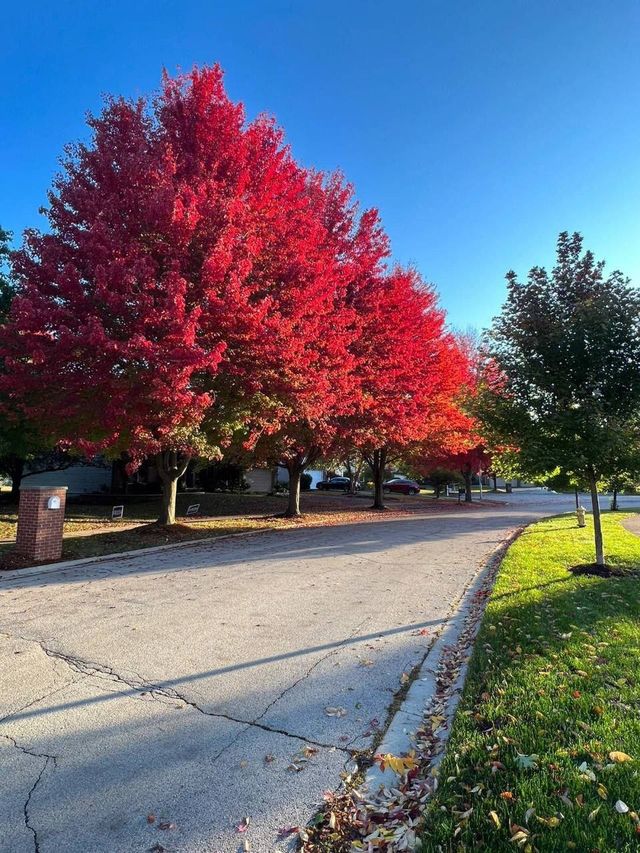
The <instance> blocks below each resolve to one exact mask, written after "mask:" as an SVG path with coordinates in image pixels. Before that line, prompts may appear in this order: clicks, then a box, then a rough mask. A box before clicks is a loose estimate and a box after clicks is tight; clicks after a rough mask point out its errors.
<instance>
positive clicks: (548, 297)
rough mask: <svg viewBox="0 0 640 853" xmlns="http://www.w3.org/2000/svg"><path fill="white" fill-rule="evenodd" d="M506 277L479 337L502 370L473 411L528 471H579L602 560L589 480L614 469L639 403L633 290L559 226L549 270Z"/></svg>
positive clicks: (638, 332)
mask: <svg viewBox="0 0 640 853" xmlns="http://www.w3.org/2000/svg"><path fill="white" fill-rule="evenodd" d="M507 283H508V296H507V301H506V303H505V305H504V307H503V309H502V313H501V314H500V315H499V316H498V317H497V318H496V319H495V321H494V325H493V328H492V330H491V332H490V336H489V340H488V355H489V358H490V359H491V360H492V362H493V364H494V365H495V367H496V368H497V369H498V370H499V371H500V373H501V377H502V380H501V383H500V387H493V388H492V387H488V388H487V389H486V390H485V391H484V393H483V399H482V413H483V414H482V416H483V419H484V421H485V423H486V425H487V428H488V429H489V431H490V433H491V434H492V435H493V436H496V437H497V438H499V439H500V440H501V441H503V442H504V443H505V444H507V445H511V446H514V447H518V448H519V454H518V462H519V466H520V467H521V468H522V470H523V471H524V472H525V473H527V474H529V475H530V476H537V475H540V474H544V473H545V472H547V471H551V470H553V469H555V468H557V467H559V468H562V469H564V470H569V471H572V472H574V473H575V474H576V475H577V476H579V477H580V478H584V479H585V481H586V482H587V483H588V484H589V489H590V492H591V503H592V509H593V520H594V539H595V552H596V563H597V564H599V565H603V564H604V562H605V553H604V544H603V540H602V527H601V523H600V509H599V504H598V485H597V484H598V481H599V480H601V479H608V478H610V477H612V476H613V475H615V474H616V473H617V471H618V470H619V463H618V460H619V459H620V458H623V457H624V455H625V452H626V449H627V447H628V442H629V434H630V426H631V425H632V424H633V423H634V422H635V419H636V417H637V412H638V409H639V407H640V293H639V292H638V291H637V290H636V289H635V288H633V287H632V286H631V284H630V282H629V280H628V279H627V278H625V277H624V276H623V275H622V273H620V272H618V271H615V272H612V273H611V274H609V275H608V276H606V277H605V274H604V262H601V261H596V260H595V258H594V256H593V254H592V253H591V252H589V251H587V252H584V251H583V241H582V237H581V236H580V234H577V233H576V234H573V235H570V234H568V233H567V232H563V233H562V234H560V236H559V238H558V244H557V261H556V265H555V267H554V268H553V270H552V271H551V272H550V273H549V272H547V270H546V269H544V268H542V267H534V268H533V269H532V270H531V271H530V272H529V276H528V278H527V280H526V281H525V282H521V281H519V280H518V278H517V277H516V274H515V273H513V272H510V273H509V274H508V276H507Z"/></svg>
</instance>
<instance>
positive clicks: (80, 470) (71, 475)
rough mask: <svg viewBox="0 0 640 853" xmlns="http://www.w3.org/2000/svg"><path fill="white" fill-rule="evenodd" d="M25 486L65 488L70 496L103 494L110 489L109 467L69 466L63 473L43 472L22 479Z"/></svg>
mask: <svg viewBox="0 0 640 853" xmlns="http://www.w3.org/2000/svg"><path fill="white" fill-rule="evenodd" d="M22 482H23V484H24V485H25V486H66V487H67V489H68V492H69V494H70V495H82V494H86V493H87V492H103V491H105V489H109V488H110V487H111V466H110V465H109V467H107V468H101V467H94V466H92V465H71V466H70V467H69V468H65V469H64V470H63V471H45V472H44V473H42V474H30V475H28V476H26V477H23V480H22Z"/></svg>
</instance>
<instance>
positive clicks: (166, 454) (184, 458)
mask: <svg viewBox="0 0 640 853" xmlns="http://www.w3.org/2000/svg"><path fill="white" fill-rule="evenodd" d="M190 459H191V457H190V456H189V455H188V454H183V453H178V452H177V451H176V450H164V451H162V453H156V468H157V469H158V476H159V477H160V482H161V484H162V505H161V508H160V516H159V518H158V524H166V525H170V524H175V523H176V498H177V496H178V480H179V479H180V477H182V475H183V474H184V472H185V471H186V470H187V466H188V464H189V460H190Z"/></svg>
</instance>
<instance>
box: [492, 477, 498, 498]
mask: <svg viewBox="0 0 640 853" xmlns="http://www.w3.org/2000/svg"><path fill="white" fill-rule="evenodd" d="M493 491H494V492H495V493H496V494H497V492H498V477H497V476H496V475H495V474H494V475H493Z"/></svg>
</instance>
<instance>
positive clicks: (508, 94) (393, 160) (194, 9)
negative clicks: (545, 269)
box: [0, 0, 640, 328]
mask: <svg viewBox="0 0 640 853" xmlns="http://www.w3.org/2000/svg"><path fill="white" fill-rule="evenodd" d="M2 25H3V30H4V32H3V36H2V50H1V51H0V79H1V80H2V84H1V85H0V158H1V159H0V163H1V168H0V224H2V225H3V226H4V227H6V228H9V229H11V230H13V231H14V232H15V234H16V237H17V238H19V235H20V232H21V231H22V229H23V228H25V227H27V226H32V225H44V220H43V218H42V217H41V216H40V215H39V213H38V208H39V207H40V206H41V205H42V204H43V203H45V200H46V197H45V193H46V190H47V188H48V186H49V184H50V182H51V178H52V175H53V174H54V172H55V171H56V169H57V160H58V157H59V156H60V154H61V151H62V147H63V145H64V144H65V143H66V142H69V141H74V140H76V139H78V138H82V137H83V136H85V135H86V128H85V125H84V116H85V113H86V111H87V110H91V111H97V110H98V109H99V108H100V104H101V96H102V95H103V94H104V93H116V94H123V95H126V96H136V95H139V94H145V93H148V92H151V91H153V90H155V89H156V88H157V86H158V83H159V79H160V74H161V69H162V68H163V67H166V68H167V69H168V70H169V71H170V72H175V71H176V70H177V69H178V68H182V69H185V70H186V69H189V68H190V67H191V66H192V65H194V64H205V63H213V62H215V61H219V62H220V63H221V64H222V65H223V67H224V68H225V71H226V75H227V87H228V90H229V92H230V95H231V96H232V97H233V98H234V99H236V100H242V101H243V102H244V103H245V105H246V108H247V112H248V114H249V116H253V115H255V114H256V113H257V112H261V111H266V112H270V113H273V114H275V116H276V117H277V119H278V121H279V122H280V123H281V124H282V125H283V126H284V128H285V130H286V133H287V137H288V140H289V142H290V143H291V145H292V147H293V150H294V152H295V154H296V155H297V157H298V158H299V159H300V160H301V161H302V162H304V163H305V164H307V165H313V166H316V167H318V168H322V169H334V168H340V169H341V170H342V171H343V172H344V173H345V174H346V176H347V177H348V178H349V179H350V180H351V181H352V182H353V183H354V184H355V187H356V190H357V193H358V196H359V198H360V199H361V201H362V203H363V204H364V205H366V206H375V207H377V208H379V210H380V213H381V215H382V218H383V221H384V224H385V226H386V228H387V230H388V232H389V234H390V236H391V240H392V245H393V252H394V257H395V258H396V259H397V260H399V261H402V262H411V263H414V264H415V265H416V266H417V267H418V268H419V269H420V271H421V272H422V273H423V275H424V276H425V277H426V278H427V279H428V280H430V281H432V282H434V283H435V284H436V286H437V287H438V290H439V291H440V293H441V297H442V303H443V305H444V306H445V307H446V309H447V311H448V312H449V317H450V320H451V322H452V324H454V325H455V326H457V327H460V328H466V327H467V326H476V327H482V326H485V325H487V324H488V323H489V322H490V320H491V317H492V316H493V315H494V314H495V313H496V311H497V310H498V309H499V306H500V304H501V302H502V300H503V297H504V293H505V288H504V273H505V272H506V271H507V270H508V269H509V268H514V269H515V270H516V271H518V272H519V273H521V274H523V275H524V274H525V273H526V271H527V270H528V269H529V267H530V266H532V265H533V264H536V263H542V264H548V263H551V262H552V260H553V248H554V243H555V239H556V236H557V233H558V232H559V231H560V230H563V229H568V230H579V231H582V232H583V234H584V236H585V240H586V242H587V244H588V246H589V247H590V248H592V249H593V250H594V251H595V252H596V254H597V255H598V256H599V257H604V258H605V259H606V260H607V262H608V263H609V264H610V265H611V266H612V267H618V268H620V269H622V270H623V271H624V272H626V273H627V275H629V276H631V278H632V279H633V280H634V281H635V282H636V283H640V239H639V238H640V233H639V225H640V213H639V212H640V155H639V151H640V3H638V2H637V0H633V2H632V0H615V2H611V0H597V1H596V0H581V2H577V0H561V2H557V0H555V2H551V0H536V1H535V2H534V0H526V2H524V0H482V2H472V0H467V2H464V3H462V2H455V0H448V2H430V0H424V2H403V0H397V2H390V0H387V2H378V0H367V2H364V0H363V2H360V0H358V2H355V1H354V0H342V2H335V0H322V2H316V0H313V2H306V0H297V2H283V0H280V2H276V0H273V2H269V1H268V0H265V2H257V0H253V1H252V0H235V2H230V1H229V2H216V0H209V2H204V0H193V1H192V2H189V0H183V2H164V0H154V2H146V0H145V2H137V0H129V2H126V3H125V2H120V0H109V2H107V3H102V4H97V3H93V2H88V0H87V2H77V0H62V2H60V3H55V4H54V3H50V2H46V3H45V2H31V3H13V4H10V5H9V6H6V7H5V8H4V10H3V13H2Z"/></svg>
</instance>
